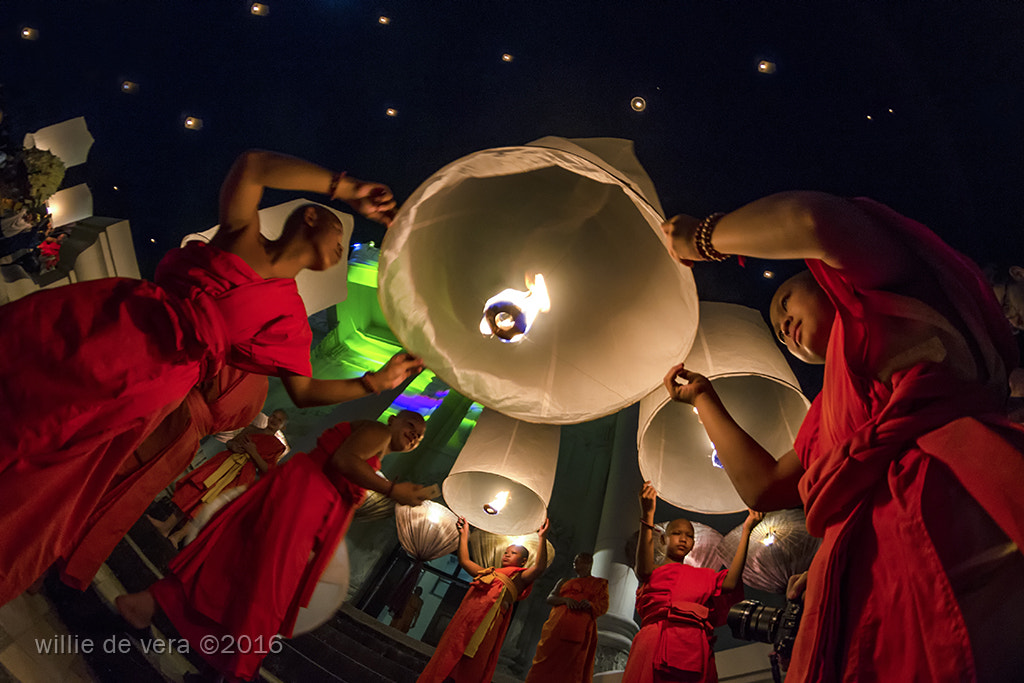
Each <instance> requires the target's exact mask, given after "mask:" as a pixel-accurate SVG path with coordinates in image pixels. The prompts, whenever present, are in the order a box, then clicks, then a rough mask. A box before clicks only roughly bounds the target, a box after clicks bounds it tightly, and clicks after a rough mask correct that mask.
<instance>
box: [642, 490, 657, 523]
mask: <svg viewBox="0 0 1024 683" xmlns="http://www.w3.org/2000/svg"><path fill="white" fill-rule="evenodd" d="M657 503H658V492H657V491H656V490H655V489H654V485H653V484H651V482H649V481H645V482H644V486H643V488H642V489H640V515H641V517H643V518H644V519H647V518H648V517H654V506H655V505H657Z"/></svg>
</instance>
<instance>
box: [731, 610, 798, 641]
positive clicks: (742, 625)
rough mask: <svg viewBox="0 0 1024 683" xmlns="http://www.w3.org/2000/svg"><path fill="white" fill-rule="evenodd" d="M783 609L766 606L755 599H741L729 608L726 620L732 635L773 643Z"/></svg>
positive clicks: (742, 638)
mask: <svg viewBox="0 0 1024 683" xmlns="http://www.w3.org/2000/svg"><path fill="white" fill-rule="evenodd" d="M783 611H784V610H783V609H782V608H780V607H768V606H767V605H764V604H762V603H760V602H758V601H757V600H743V601H742V602H738V603H736V604H735V605H733V606H732V608H730V609H729V616H728V617H727V621H728V623H729V628H730V629H732V634H733V636H734V637H736V638H739V639H740V640H756V641H758V642H761V643H774V642H775V636H776V634H777V633H778V630H779V619H780V618H781V616H782V613H783Z"/></svg>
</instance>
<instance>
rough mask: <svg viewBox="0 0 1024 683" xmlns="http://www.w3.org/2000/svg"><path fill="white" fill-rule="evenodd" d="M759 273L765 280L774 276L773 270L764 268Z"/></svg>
mask: <svg viewBox="0 0 1024 683" xmlns="http://www.w3.org/2000/svg"><path fill="white" fill-rule="evenodd" d="M761 275H763V276H764V279H765V280H771V279H773V278H774V277H775V271H772V270H766V271H764V272H763V273H761Z"/></svg>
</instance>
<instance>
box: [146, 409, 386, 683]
mask: <svg viewBox="0 0 1024 683" xmlns="http://www.w3.org/2000/svg"><path fill="white" fill-rule="evenodd" d="M351 433H352V427H351V425H350V424H349V423H342V424H339V425H335V426H334V427H332V428H331V429H329V430H327V431H326V432H324V434H322V435H321V436H320V439H319V440H318V441H317V446H316V448H315V449H313V451H311V452H310V453H309V454H308V455H307V454H305V453H296V454H295V455H294V456H293V457H292V458H290V459H289V460H288V461H287V462H286V463H285V464H284V465H282V466H281V467H278V468H276V469H274V470H271V471H270V472H269V473H267V475H266V476H264V477H263V478H262V479H260V480H259V481H258V482H256V484H254V485H253V486H252V487H251V488H250V489H249V490H247V491H246V492H245V493H244V494H242V496H240V497H239V498H238V499H237V500H235V501H234V502H232V503H231V504H229V505H228V506H226V507H225V508H224V509H223V510H222V511H221V512H220V513H218V514H217V515H216V516H214V518H213V519H212V520H211V521H210V523H209V524H208V525H207V526H206V527H204V528H203V529H202V531H201V532H200V533H199V536H198V537H197V538H196V540H195V541H193V542H192V543H190V544H188V545H187V546H185V549H184V550H182V551H181V553H180V554H179V555H178V556H177V557H176V558H174V560H173V561H172V562H171V567H170V573H169V574H168V575H167V577H166V578H165V579H163V580H161V581H158V582H157V583H155V584H153V586H151V587H150V590H151V591H152V593H153V597H154V598H155V599H156V601H157V603H158V604H159V605H160V608H161V609H162V610H163V611H164V613H165V614H166V615H167V617H168V618H169V619H170V620H171V622H172V623H173V624H174V627H175V628H176V629H177V630H178V631H179V633H181V635H182V637H184V638H186V639H188V641H189V642H190V643H191V646H192V647H193V649H196V650H197V651H200V652H201V650H199V642H200V640H201V639H202V638H203V637H204V636H208V635H213V636H215V637H218V638H220V637H223V636H225V635H231V636H234V637H235V639H236V641H237V639H238V638H239V637H240V636H248V637H249V638H251V639H252V641H253V642H263V643H269V642H270V639H271V638H272V637H273V636H274V635H275V634H278V633H280V634H282V635H284V636H289V635H291V632H292V628H293V626H294V624H295V617H296V615H297V614H298V610H299V608H300V607H305V606H307V605H308V604H309V599H310V597H311V596H312V594H313V589H314V588H315V587H316V582H317V580H318V579H319V577H320V575H321V574H322V573H323V571H324V568H325V567H326V566H327V563H328V562H329V561H330V559H331V557H332V556H333V555H334V551H335V549H336V547H337V545H338V543H339V542H341V540H342V538H343V537H344V535H345V532H346V531H347V529H348V526H349V524H350V523H351V521H352V515H353V514H354V512H355V509H356V508H357V507H358V506H359V504H360V503H361V502H362V499H363V496H364V495H365V493H366V491H365V489H363V488H361V487H359V486H357V485H355V484H354V483H352V482H351V481H348V480H343V479H339V478H337V477H335V478H334V480H333V481H334V482H335V483H333V484H332V480H330V479H328V478H327V476H326V475H325V474H324V465H325V464H326V462H327V460H328V459H329V458H330V456H331V455H332V454H333V453H334V452H335V451H336V450H337V449H338V447H339V446H341V444H342V442H344V440H345V439H346V438H348V436H349V435H350V434H351ZM367 462H368V463H369V464H370V465H371V466H373V467H374V468H378V467H379V466H380V459H379V458H371V459H370V460H368V461H367ZM311 554H312V557H311ZM257 639H261V640H259V641H257ZM203 656H204V658H205V659H206V660H207V661H208V662H209V663H210V664H211V665H212V666H213V667H215V668H216V669H217V670H218V671H220V672H222V673H224V674H225V675H229V676H235V677H239V678H243V679H248V678H251V677H252V676H254V675H255V673H256V671H257V670H258V669H259V664H260V662H261V661H262V659H263V657H264V656H265V652H264V654H260V653H258V652H248V653H239V652H235V653H232V654H226V653H216V654H213V655H205V654H204V655H203Z"/></svg>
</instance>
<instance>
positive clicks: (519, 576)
mask: <svg viewBox="0 0 1024 683" xmlns="http://www.w3.org/2000/svg"><path fill="white" fill-rule="evenodd" d="M457 526H458V529H459V551H458V556H459V564H460V565H461V566H462V568H463V569H465V570H466V572H468V573H469V574H472V575H473V576H475V577H476V578H475V579H474V580H473V583H471V584H470V585H469V592H468V593H466V597H464V598H463V599H462V604H461V605H459V609H458V610H457V611H456V612H455V616H453V617H452V620H451V622H450V623H449V624H448V628H446V629H445V630H444V635H442V636H441V642H439V643H438V644H437V648H436V649H435V650H434V656H433V657H431V658H430V661H429V662H428V663H427V668H425V669H424V670H423V673H422V674H420V677H419V678H417V679H416V681H417V683H442V682H444V681H454V683H480V681H489V680H491V677H492V676H493V675H494V670H495V669H496V668H497V667H498V655H499V654H500V653H501V646H502V644H503V643H504V642H505V633H507V632H508V625H509V624H510V623H511V622H512V605H513V604H514V603H515V602H517V601H518V600H524V599H526V596H528V595H529V594H530V589H531V588H532V587H533V582H534V581H535V580H536V579H537V578H538V577H539V576H540V575H541V574H543V573H544V570H545V569H547V566H548V549H547V533H548V520H546V519H545V520H544V524H543V525H541V527H540V529H538V530H537V533H538V535H539V536H540V549H539V550H538V551H537V561H536V563H534V565H533V566H531V567H527V566H526V562H527V560H528V559H529V556H530V554H529V551H527V549H526V548H524V547H523V546H520V545H510V546H509V547H508V548H506V549H505V552H504V554H502V556H501V566H500V567H487V568H486V569H485V568H484V567H481V566H480V565H478V564H477V563H476V562H473V561H472V560H471V559H469V525H468V524H466V519H465V518H464V517H460V518H459V521H458V523H457Z"/></svg>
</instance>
